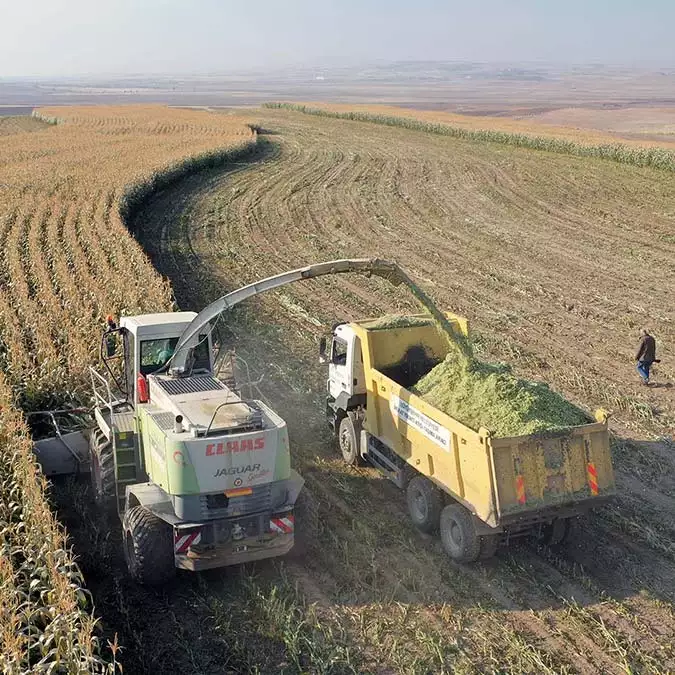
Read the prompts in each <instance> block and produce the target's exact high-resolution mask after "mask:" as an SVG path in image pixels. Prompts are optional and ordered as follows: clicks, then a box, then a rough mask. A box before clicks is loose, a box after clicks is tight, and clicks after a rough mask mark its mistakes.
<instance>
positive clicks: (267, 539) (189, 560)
mask: <svg viewBox="0 0 675 675" xmlns="http://www.w3.org/2000/svg"><path fill="white" fill-rule="evenodd" d="M293 542H294V537H293V533H292V532H291V533H289V534H270V535H264V536H262V537H248V538H245V539H240V540H238V541H230V542H228V543H227V544H222V545H215V546H213V547H202V546H200V545H197V546H191V547H189V548H188V550H187V552H186V553H176V554H175V563H176V567H179V568H180V569H184V570H190V571H192V572H198V571H200V570H208V569H213V568H215V567H227V566H229V565H241V564H242V563H247V562H253V561H255V560H264V559H265V558H274V557H277V556H280V555H284V554H285V553H288V552H289V551H290V550H291V549H292V548H293Z"/></svg>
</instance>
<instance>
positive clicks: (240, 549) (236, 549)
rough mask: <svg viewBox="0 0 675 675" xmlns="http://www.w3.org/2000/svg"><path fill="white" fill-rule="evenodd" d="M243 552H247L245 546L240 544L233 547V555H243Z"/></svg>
mask: <svg viewBox="0 0 675 675" xmlns="http://www.w3.org/2000/svg"><path fill="white" fill-rule="evenodd" d="M244 551H248V546H246V544H240V545H239V546H235V547H234V552H235V553H243V552H244Z"/></svg>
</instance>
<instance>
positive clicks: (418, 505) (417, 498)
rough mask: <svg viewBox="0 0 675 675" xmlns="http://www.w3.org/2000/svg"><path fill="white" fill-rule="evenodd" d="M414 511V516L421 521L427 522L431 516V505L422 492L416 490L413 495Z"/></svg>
mask: <svg viewBox="0 0 675 675" xmlns="http://www.w3.org/2000/svg"><path fill="white" fill-rule="evenodd" d="M411 505H412V510H413V514H414V516H415V517H416V518H417V519H418V520H419V521H420V522H423V521H426V519H427V517H428V515H429V505H428V504H427V500H426V499H425V497H424V494H423V493H422V491H421V490H419V489H417V488H415V489H414V491H413V495H412V504H411Z"/></svg>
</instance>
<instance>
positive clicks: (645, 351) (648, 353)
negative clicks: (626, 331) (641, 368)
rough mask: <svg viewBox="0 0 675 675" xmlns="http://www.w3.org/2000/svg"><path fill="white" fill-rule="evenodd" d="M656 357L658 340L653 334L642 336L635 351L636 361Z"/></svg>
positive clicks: (652, 359) (649, 359)
mask: <svg viewBox="0 0 675 675" xmlns="http://www.w3.org/2000/svg"><path fill="white" fill-rule="evenodd" d="M655 358H656V340H655V339H654V338H653V337H652V336H651V335H643V336H642V337H641V338H640V344H639V345H638V350H637V352H635V360H636V361H654V359H655Z"/></svg>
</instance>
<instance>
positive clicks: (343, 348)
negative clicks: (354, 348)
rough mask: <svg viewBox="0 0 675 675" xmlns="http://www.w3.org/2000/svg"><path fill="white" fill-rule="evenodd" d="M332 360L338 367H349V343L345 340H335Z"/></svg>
mask: <svg viewBox="0 0 675 675" xmlns="http://www.w3.org/2000/svg"><path fill="white" fill-rule="evenodd" d="M330 360H331V363H334V364H335V365H336V366H346V365H347V343H346V342H345V341H344V340H342V339H340V338H338V337H336V338H333V350H332V353H331V358H330Z"/></svg>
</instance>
